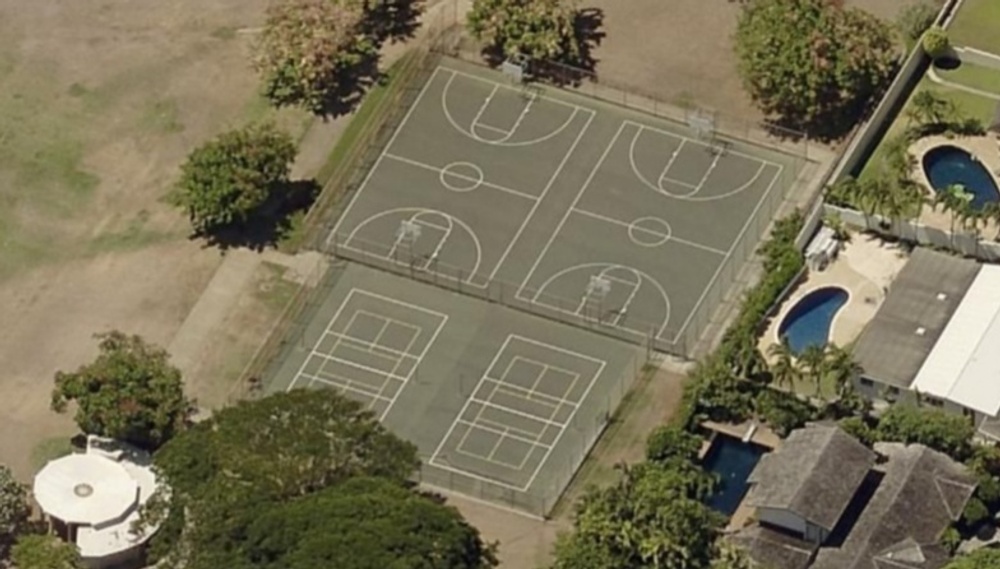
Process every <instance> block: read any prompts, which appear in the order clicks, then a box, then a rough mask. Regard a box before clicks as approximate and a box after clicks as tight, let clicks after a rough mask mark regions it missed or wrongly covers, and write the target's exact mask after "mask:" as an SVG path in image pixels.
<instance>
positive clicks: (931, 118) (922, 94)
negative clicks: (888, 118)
mask: <svg viewBox="0 0 1000 569" xmlns="http://www.w3.org/2000/svg"><path fill="white" fill-rule="evenodd" d="M957 113H958V109H957V107H955V103H954V102H953V101H952V100H951V99H946V98H944V97H942V96H940V95H938V94H937V93H935V92H934V91H931V90H930V89H920V90H919V91H917V93H916V94H915V95H913V98H912V99H911V100H910V105H909V106H908V107H907V109H906V118H907V120H909V121H910V123H911V124H912V125H937V124H944V123H949V122H953V121H955V119H956V118H957V117H956V114H957Z"/></svg>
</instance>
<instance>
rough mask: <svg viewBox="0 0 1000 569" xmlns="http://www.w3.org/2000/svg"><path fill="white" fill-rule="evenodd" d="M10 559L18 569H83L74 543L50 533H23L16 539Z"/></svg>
mask: <svg viewBox="0 0 1000 569" xmlns="http://www.w3.org/2000/svg"><path fill="white" fill-rule="evenodd" d="M11 560H12V561H13V562H14V565H15V566H16V567H17V568H18V569H84V564H83V560H82V559H80V552H79V550H78V549H77V548H76V545H74V544H72V543H67V542H65V541H63V540H61V539H59V538H58V537H55V536H51V535H25V536H23V537H21V538H20V539H18V540H17V544H16V545H14V549H13V550H12V551H11Z"/></svg>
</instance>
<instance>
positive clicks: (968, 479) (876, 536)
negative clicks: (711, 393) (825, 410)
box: [729, 424, 976, 569]
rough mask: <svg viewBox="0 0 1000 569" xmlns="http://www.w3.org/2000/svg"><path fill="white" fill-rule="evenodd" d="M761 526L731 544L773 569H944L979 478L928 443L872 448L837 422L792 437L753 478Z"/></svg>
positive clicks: (751, 497) (744, 532) (751, 502)
mask: <svg viewBox="0 0 1000 569" xmlns="http://www.w3.org/2000/svg"><path fill="white" fill-rule="evenodd" d="M750 482H751V488H750V491H749V493H748V495H747V501H748V502H745V503H749V505H751V506H754V507H755V508H756V519H757V521H756V523H754V524H753V525H751V526H749V527H746V528H743V529H740V530H738V531H737V532H735V533H734V534H732V535H730V536H729V539H731V540H732V541H734V542H736V543H737V544H739V545H741V546H743V547H744V548H746V549H747V551H748V552H749V553H750V556H751V557H752V558H753V559H754V560H756V561H757V562H758V563H760V564H761V565H763V566H765V567H770V568H771V569H887V568H892V569H940V568H941V567H943V566H944V565H945V564H946V563H947V562H948V560H949V555H948V552H947V551H946V550H945V549H944V548H943V547H941V546H940V545H939V544H938V541H939V538H940V536H941V534H942V532H943V531H944V530H945V529H946V528H948V527H949V526H950V525H951V524H952V523H953V522H954V521H956V520H957V519H958V518H959V517H960V516H961V514H962V511H963V510H964V508H965V505H966V503H967V502H968V500H969V498H971V496H972V493H973V491H975V488H976V485H975V478H974V477H973V476H972V475H970V474H969V473H968V472H966V470H965V467H964V466H962V465H961V464H959V463H956V462H955V461H953V460H952V459H951V458H949V457H948V456H947V455H944V454H942V453H940V452H937V451H934V450H931V449H929V448H927V447H925V446H922V445H903V444H900V443H878V444H876V445H875V449H874V450H871V449H868V448H866V447H865V446H864V445H862V444H861V443H860V442H858V441H857V440H855V439H853V438H852V437H850V436H849V435H847V434H846V433H845V432H844V431H842V430H841V429H840V428H839V427H837V426H836V425H823V424H810V425H807V426H806V427H804V428H802V429H798V430H796V431H793V432H792V433H791V435H789V437H788V439H787V440H786V441H785V442H784V443H783V444H782V446H781V447H780V448H779V449H778V450H776V451H774V452H773V453H771V454H770V455H767V456H766V457H765V458H764V459H762V460H761V461H760V462H759V463H758V464H757V467H756V468H755V469H754V471H753V473H752V474H751V476H750Z"/></svg>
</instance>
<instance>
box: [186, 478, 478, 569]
mask: <svg viewBox="0 0 1000 569" xmlns="http://www.w3.org/2000/svg"><path fill="white" fill-rule="evenodd" d="M234 517H235V519H233V520H230V521H229V522H228V523H227V524H226V526H224V527H218V528H217V529H218V531H216V532H215V536H214V540H213V541H212V542H210V543H205V544H204V546H207V547H210V548H211V550H209V551H211V552H214V555H212V554H209V555H206V553H207V552H206V551H204V550H202V549H201V548H198V549H196V550H195V553H194V555H193V556H192V557H191V558H190V559H189V560H188V564H187V565H186V566H187V567H189V568H191V569H199V568H201V567H204V568H205V569H209V568H211V567H263V565H258V564H257V563H256V562H257V560H263V559H266V560H268V563H269V564H268V565H267V566H268V567H292V568H303V569H305V568H312V567H315V568H316V569H320V568H327V567H336V568H338V569H374V568H382V567H425V568H427V569H487V568H490V567H495V566H496V564H497V561H496V558H495V555H494V552H493V548H492V547H491V546H489V545H486V544H484V543H483V542H482V539H481V538H480V537H479V533H478V531H477V530H476V529H475V528H473V527H472V526H470V525H469V524H468V523H467V522H466V521H465V520H464V519H463V518H462V516H461V515H460V514H459V513H458V511H457V510H455V509H454V508H452V507H449V506H445V505H444V504H443V503H442V501H441V500H440V499H438V498H437V497H434V496H429V495H424V494H419V493H415V492H412V491H410V490H409V489H407V488H405V487H403V486H401V485H400V484H398V483H397V482H395V481H391V480H386V479H383V478H353V479H350V480H347V481H345V482H343V483H342V484H337V485H334V486H331V487H329V488H325V489H323V490H320V491H318V492H315V493H313V494H308V495H306V496H302V497H299V498H296V499H293V500H290V501H286V502H268V503H264V504H261V503H259V502H256V501H250V502H246V503H245V504H244V506H243V507H242V508H241V509H238V510H237V513H236V514H235V516H234ZM232 528H239V531H236V532H234V531H232ZM227 556H228V557H227ZM220 561H222V562H223V563H220ZM213 563H215V565H212V564H213Z"/></svg>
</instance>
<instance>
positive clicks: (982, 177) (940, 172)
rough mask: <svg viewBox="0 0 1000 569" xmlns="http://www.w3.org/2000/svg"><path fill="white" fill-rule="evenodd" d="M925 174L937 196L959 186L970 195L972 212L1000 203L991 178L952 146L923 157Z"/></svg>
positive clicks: (933, 150)
mask: <svg viewBox="0 0 1000 569" xmlns="http://www.w3.org/2000/svg"><path fill="white" fill-rule="evenodd" d="M923 165H924V172H925V173H926V174H927V179H928V180H930V182H931V186H933V187H934V190H935V191H937V192H940V191H943V190H944V189H945V188H947V187H948V186H951V185H954V184H959V185H961V186H963V187H964V188H965V190H966V191H967V192H969V193H971V194H972V202H971V205H972V207H973V208H974V209H983V207H984V206H985V205H986V204H988V203H990V202H995V201H1000V190H998V189H997V184H996V182H995V181H994V180H993V175H992V174H990V171H989V170H987V169H986V167H985V166H983V164H982V163H981V162H979V161H978V160H976V159H975V157H973V156H972V155H971V154H969V153H968V152H966V151H965V150H962V149H961V148H957V147H955V146H938V147H937V148H934V149H931V150H930V151H928V152H927V154H925V155H924V161H923Z"/></svg>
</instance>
